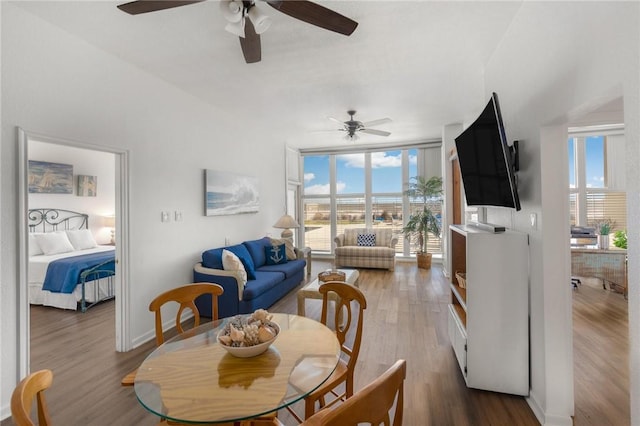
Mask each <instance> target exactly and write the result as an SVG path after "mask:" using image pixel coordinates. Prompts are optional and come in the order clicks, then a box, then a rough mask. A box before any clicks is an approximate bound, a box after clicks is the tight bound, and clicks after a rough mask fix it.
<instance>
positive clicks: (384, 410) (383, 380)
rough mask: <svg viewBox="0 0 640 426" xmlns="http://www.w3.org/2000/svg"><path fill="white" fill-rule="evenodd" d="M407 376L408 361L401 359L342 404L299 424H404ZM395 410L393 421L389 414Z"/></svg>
mask: <svg viewBox="0 0 640 426" xmlns="http://www.w3.org/2000/svg"><path fill="white" fill-rule="evenodd" d="M406 377H407V362H406V361H405V360H403V359H400V360H398V361H396V362H395V364H393V365H392V366H391V367H390V368H389V369H388V370H387V371H386V372H384V374H382V376H380V377H378V378H377V379H375V380H374V381H372V382H371V383H369V384H368V385H367V386H365V387H363V388H362V389H360V390H359V391H358V392H356V393H355V394H354V395H353V396H352V397H351V398H349V399H347V400H346V401H345V402H344V403H343V404H340V405H338V406H336V407H335V408H333V409H329V410H320V411H319V412H317V413H316V414H314V415H313V416H311V417H309V418H308V419H307V420H305V421H304V422H302V423H301V424H300V426H357V425H359V424H363V423H364V424H371V425H376V426H377V425H380V424H385V425H387V426H388V425H393V426H401V425H402V414H403V404H404V380H405V378H406ZM394 404H395V410H393V406H394ZM392 411H393V423H391V418H390V415H389V414H390V413H391V412H392Z"/></svg>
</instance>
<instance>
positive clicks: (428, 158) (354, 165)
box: [303, 143, 442, 255]
mask: <svg viewBox="0 0 640 426" xmlns="http://www.w3.org/2000/svg"><path fill="white" fill-rule="evenodd" d="M439 146H440V144H439V143H438V144H437V145H436V146H435V147H434V146H430V147H429V149H427V148H426V147H425V148H407V149H398V148H395V149H391V150H385V151H371V152H350V153H335V154H327V155H312V154H304V153H303V156H304V162H303V165H304V166H303V167H304V194H303V206H304V225H305V245H306V246H308V247H311V249H312V250H313V251H314V252H316V253H318V252H320V253H331V251H332V247H333V244H332V243H333V238H334V237H335V236H336V235H338V234H340V233H343V232H344V230H345V229H347V228H363V227H367V228H371V227H378V226H380V227H390V228H391V229H393V232H394V235H397V236H398V243H397V245H396V253H399V254H404V255H409V254H411V253H412V251H413V250H412V248H411V247H409V244H408V242H407V241H406V240H405V239H404V238H403V237H402V234H401V233H402V228H403V225H404V219H405V217H408V216H409V214H410V211H411V205H410V200H408V198H407V197H405V196H404V190H405V189H406V187H405V184H406V183H407V182H408V181H409V178H410V177H413V176H417V175H418V173H419V170H421V171H425V170H426V173H424V172H423V174H424V175H426V176H429V177H430V176H434V175H436V176H440V174H441V173H440V168H439V164H440V148H439ZM434 148H437V149H434ZM419 158H420V159H421V160H420V161H419V160H418V159H419ZM437 213H440V208H438V212H437ZM429 250H430V252H431V253H440V252H441V251H442V248H441V241H440V238H436V237H435V236H432V235H431V236H430V237H429Z"/></svg>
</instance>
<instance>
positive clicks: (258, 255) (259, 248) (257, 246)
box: [242, 237, 271, 268]
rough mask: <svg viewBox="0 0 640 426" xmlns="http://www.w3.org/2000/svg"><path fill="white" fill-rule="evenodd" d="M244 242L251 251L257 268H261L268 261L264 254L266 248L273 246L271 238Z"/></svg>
mask: <svg viewBox="0 0 640 426" xmlns="http://www.w3.org/2000/svg"><path fill="white" fill-rule="evenodd" d="M242 244H243V245H244V246H245V247H246V248H247V250H248V251H249V254H250V255H251V258H252V259H253V265H254V267H255V268H259V267H261V266H262V265H264V264H265V263H266V262H267V258H266V256H265V254H264V248H265V247H267V246H268V247H271V238H269V237H264V238H260V239H259V240H251V241H245V242H243V243H242Z"/></svg>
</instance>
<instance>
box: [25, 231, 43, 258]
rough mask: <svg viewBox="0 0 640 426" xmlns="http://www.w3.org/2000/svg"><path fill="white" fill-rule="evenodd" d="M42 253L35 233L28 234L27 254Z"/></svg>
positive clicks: (35, 254) (36, 254)
mask: <svg viewBox="0 0 640 426" xmlns="http://www.w3.org/2000/svg"><path fill="white" fill-rule="evenodd" d="M41 254H44V253H43V252H42V249H41V248H40V244H38V240H37V239H36V234H29V256H38V255H41Z"/></svg>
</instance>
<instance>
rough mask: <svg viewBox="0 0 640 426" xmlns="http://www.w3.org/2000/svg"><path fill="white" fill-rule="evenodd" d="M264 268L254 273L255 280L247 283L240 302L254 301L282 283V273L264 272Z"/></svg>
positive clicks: (283, 277) (283, 275)
mask: <svg viewBox="0 0 640 426" xmlns="http://www.w3.org/2000/svg"><path fill="white" fill-rule="evenodd" d="M264 268H266V266H263V267H262V268H260V270H259V271H255V275H256V279H254V280H249V281H247V285H246V286H245V287H244V293H243V295H242V300H245V301H246V300H251V299H254V298H256V297H258V296H260V295H261V294H262V293H264V292H265V291H268V290H269V289H271V288H273V287H275V286H277V285H278V284H280V283H281V282H282V281H284V279H285V274H284V273H283V272H278V271H265V270H264Z"/></svg>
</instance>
